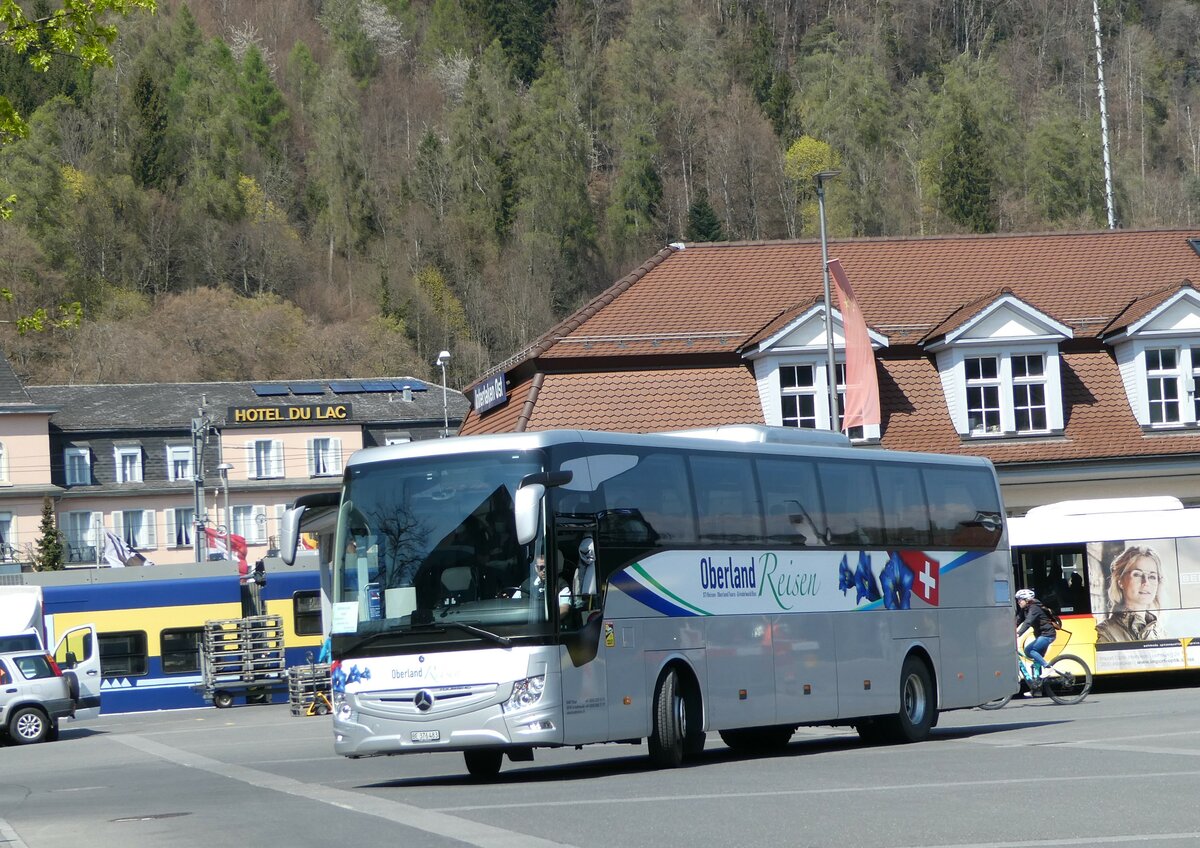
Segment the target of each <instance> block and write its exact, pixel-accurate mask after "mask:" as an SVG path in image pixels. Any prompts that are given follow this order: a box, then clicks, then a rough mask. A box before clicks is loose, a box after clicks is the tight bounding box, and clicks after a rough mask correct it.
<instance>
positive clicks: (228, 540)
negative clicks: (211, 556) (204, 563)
mask: <svg viewBox="0 0 1200 848" xmlns="http://www.w3.org/2000/svg"><path fill="white" fill-rule="evenodd" d="M204 535H205V536H206V537H207V538H206V539H205V541H206V543H207V548H208V551H209V553H216V554H220V559H233V557H232V556H230V555H229V552H230V550H232V551H233V554H234V556H236V557H237V561H238V569H239V570H240V571H241V573H243V574H245V573H246V569H247V568H248V563H247V562H246V553H247V549H246V537H245V536H239V535H237V534H236V533H230V534H228V535H227V534H225V533H222V532H221V531H220V530H218V529H217V528H216V527H205V528H204Z"/></svg>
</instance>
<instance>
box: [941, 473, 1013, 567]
mask: <svg viewBox="0 0 1200 848" xmlns="http://www.w3.org/2000/svg"><path fill="white" fill-rule="evenodd" d="M922 477H923V479H924V482H925V491H926V492H928V493H929V513H930V519H931V522H932V525H933V528H932V529H933V543H932V544H933V547H937V548H994V547H995V546H996V544H997V543H998V542H999V541H1000V532H1001V529H1002V526H1003V525H1002V524H1001V521H1002V519H1001V513H1000V501H999V499H998V497H997V494H996V483H995V479H994V478H993V477H992V475H991V474H989V473H988V472H987V471H986V470H985V469H983V468H950V467H942V466H934V467H929V468H925V469H924V470H923V471H922Z"/></svg>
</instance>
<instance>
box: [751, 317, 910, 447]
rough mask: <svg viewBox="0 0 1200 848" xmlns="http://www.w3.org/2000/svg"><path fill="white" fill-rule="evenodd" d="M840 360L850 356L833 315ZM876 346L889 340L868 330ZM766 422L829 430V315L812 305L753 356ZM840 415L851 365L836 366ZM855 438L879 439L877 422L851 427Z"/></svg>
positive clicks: (782, 328) (881, 345) (766, 339)
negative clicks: (827, 333)
mask: <svg viewBox="0 0 1200 848" xmlns="http://www.w3.org/2000/svg"><path fill="white" fill-rule="evenodd" d="M833 330H834V349H835V351H836V354H835V355H836V357H837V358H838V359H840V360H844V358H845V338H844V335H843V334H842V325H841V313H840V312H839V311H838V310H836V309H835V310H834V311H833ZM868 333H869V336H870V339H871V343H872V345H873V346H874V347H875V348H876V349H878V348H881V347H886V346H887V343H888V340H887V337H886V336H882V335H880V334H878V333H876V332H874V331H871V330H869V329H868ZM746 358H747V359H749V360H751V361H752V362H753V363H754V377H755V380H756V381H757V382H758V395H759V398H760V400H761V402H762V405H763V419H764V420H765V421H766V423H767V424H770V425H773V426H777V427H778V426H783V427H798V428H801V429H808V430H828V429H829V424H830V421H829V353H828V349H827V346H826V334H825V311H824V309H823V307H822V306H821V305H819V304H817V305H813V306H811V307H809V308H808V309H806V310H805V311H804V312H802V313H800V314H799V315H797V316H796V317H794V318H792V319H791V320H790V321H788V322H787V323H785V324H783V325H782V326H781V327H780V328H779V329H778V330H776V331H775V332H773V333H772V334H770V335H769V336H767V337H766V338H765V339H764V340H763V341H762V342H761V343H759V344H758V345H757V346H756V347H755V348H753V349H751V351H750V352H748V354H747V356H746ZM836 369H837V373H836V375H835V379H836V386H835V391H836V392H837V403H838V417H839V420H841V416H843V415H844V414H845V411H846V364H845V362H844V361H840V362H837V363H836ZM846 435H847V436H849V437H850V438H851V439H852V440H858V441H861V440H878V439H879V437H880V428H879V425H878V424H871V425H869V426H867V427H851V428H850V430H849V431H847V433H846Z"/></svg>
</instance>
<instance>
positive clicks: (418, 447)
mask: <svg viewBox="0 0 1200 848" xmlns="http://www.w3.org/2000/svg"><path fill="white" fill-rule="evenodd" d="M706 442H707V443H708V444H705V443H706ZM570 443H590V444H597V445H612V446H614V447H658V448H683V449H690V450H698V449H700V450H702V449H707V450H732V451H741V452H747V453H762V454H766V453H780V454H789V453H790V454H795V453H796V452H797V450H802V451H803V452H804V453H805V454H809V455H812V456H828V457H843V458H844V457H847V456H854V457H855V458H860V459H861V458H865V457H871V458H880V459H887V460H892V461H903V460H906V459H907V460H909V461H912V462H915V461H919V462H928V463H933V464H945V465H968V466H986V467H989V468H990V467H991V461H990V460H988V459H985V458H983V457H969V456H958V455H952V454H932V453H912V452H908V451H891V450H884V449H881V448H869V447H868V448H863V447H858V448H856V447H852V446H851V445H850V443H849V440H847V439H846V438H845V437H844V436H841V435H840V434H837V433H822V432H819V431H803V432H801V431H797V430H796V428H792V427H769V426H767V425H763V424H740V425H736V426H723V427H714V428H711V429H706V430H685V431H677V432H666V433H617V432H609V431H601V430H538V431H536V432H530V433H494V434H489V435H482V436H456V437H454V438H450V439H422V440H420V441H416V442H406V443H404V444H399V445H388V446H386V447H374V448H365V449H363V450H360V451H356V452H355V453H353V454H352V455H351V456H350V459H349V460H348V461H347V462H346V467H347V468H349V467H352V466H358V465H368V464H373V463H377V462H388V461H391V460H400V459H420V458H431V457H442V456H461V455H463V454H469V453H483V452H492V451H505V450H513V451H521V450H535V449H537V448H544V447H550V446H552V445H560V444H570Z"/></svg>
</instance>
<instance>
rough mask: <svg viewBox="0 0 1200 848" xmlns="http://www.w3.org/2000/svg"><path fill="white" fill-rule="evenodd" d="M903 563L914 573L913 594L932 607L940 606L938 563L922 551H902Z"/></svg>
mask: <svg viewBox="0 0 1200 848" xmlns="http://www.w3.org/2000/svg"><path fill="white" fill-rule="evenodd" d="M900 559H901V561H902V562H903V563H904V564H905V565H906V566H908V570H909V571H911V572H912V573H913V584H912V593H913V594H914V595H916V596H917V597H918V598H920V599H921V600H922V601H924V602H925V603H927V604H929V605H930V606H931V607H936V606H937V605H938V582H939V580H940V579H941V578H940V576H939V573H938V568H939V567H938V561H937V560H936V559H933V558H931V557H929V556H926V555H925V554H924V553H923V552H921V551H900Z"/></svg>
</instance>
